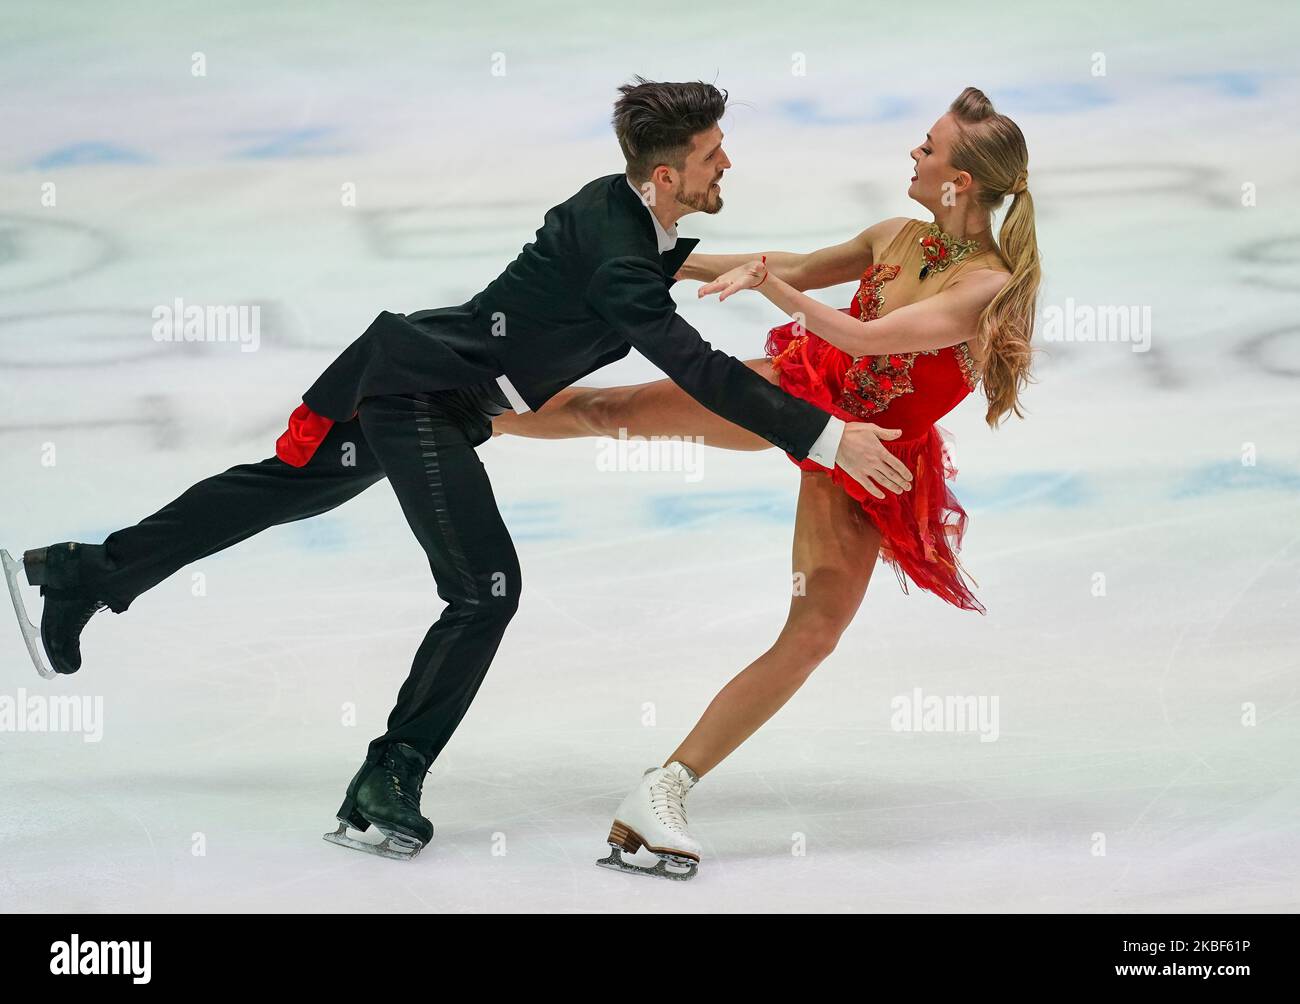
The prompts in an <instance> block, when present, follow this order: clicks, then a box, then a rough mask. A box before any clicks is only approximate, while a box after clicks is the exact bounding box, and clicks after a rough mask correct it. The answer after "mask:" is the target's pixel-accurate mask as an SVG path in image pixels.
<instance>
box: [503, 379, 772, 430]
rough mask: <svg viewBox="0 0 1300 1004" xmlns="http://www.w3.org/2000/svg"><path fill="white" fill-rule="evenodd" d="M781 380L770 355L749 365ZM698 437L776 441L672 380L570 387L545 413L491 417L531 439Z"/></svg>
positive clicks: (556, 397) (558, 395)
mask: <svg viewBox="0 0 1300 1004" xmlns="http://www.w3.org/2000/svg"><path fill="white" fill-rule="evenodd" d="M745 365H746V366H748V367H749V368H750V369H752V370H754V371H755V372H757V373H758V374H760V375H761V376H762V377H764V378H765V379H767V380H770V381H771V382H772V383H776V375H775V374H774V373H773V372H772V364H771V363H769V362H768V361H767V360H766V359H751V360H749V361H747V362H746V363H745ZM620 429H623V430H626V431H625V433H624V435H626V436H645V437H650V436H693V437H699V438H700V439H701V440H702V441H703V444H704V445H705V446H716V447H718V448H719V449H723V450H765V449H768V448H769V447H770V446H771V445H772V444H771V443H769V442H768V441H767V440H766V439H763V438H762V437H761V436H757V435H755V434H754V433H752V432H750V431H749V430H748V429H742V428H741V427H740V426H738V425H733V424H732V423H731V422H728V421H727V420H726V419H725V418H723V417H722V416H721V415H715V414H714V413H713V412H711V411H709V409H708V408H706V407H704V405H702V404H700V403H699V402H698V401H696V400H695V399H694V398H693V397H691V396H690V395H689V394H687V393H686V391H684V390H682V389H681V388H680V387H678V386H677V385H676V384H675V383H673V382H672V381H671V380H655V381H654V382H652V383H641V384H633V385H631V386H625V387H568V388H565V389H564V390H562V391H560V393H558V394H556V395H555V397H553V398H551V399H550V400H549V401H547V402H546V404H545V405H544V406H543V407H542V408H541V410H540V411H535V412H529V413H528V414H526V415H516V414H515V413H514V412H506V413H505V414H504V415H498V416H497V417H496V418H494V419H493V420H492V434H493V435H494V436H499V435H507V436H525V437H528V438H531V439H581V438H583V437H585V436H608V437H610V438H613V439H617V438H618V434H619V430H620Z"/></svg>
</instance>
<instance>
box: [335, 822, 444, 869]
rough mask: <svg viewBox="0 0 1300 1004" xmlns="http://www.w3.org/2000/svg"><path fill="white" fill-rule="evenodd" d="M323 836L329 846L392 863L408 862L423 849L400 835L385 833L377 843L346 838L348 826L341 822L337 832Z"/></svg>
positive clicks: (417, 842) (418, 844) (420, 845)
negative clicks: (348, 849) (333, 845)
mask: <svg viewBox="0 0 1300 1004" xmlns="http://www.w3.org/2000/svg"><path fill="white" fill-rule="evenodd" d="M323 836H324V837H325V839H326V840H327V841H328V842H329V843H331V844H338V845H339V846H340V847H351V848H352V849H353V850H357V851H364V852H365V853H366V854H374V855H377V856H378V857H381V858H389V859H390V860H392V861H410V860H411V858H413V857H415V856H416V855H417V854H419V853H420V850H421V849H422V848H423V847H424V845H423V844H422V843H420V842H419V841H418V840H412V839H411V838H410V837H406V836H403V835H402V834H400V833H386V834H385V835H384V839H383V840H381V841H380V842H379V843H370V842H369V841H366V840H358V839H357V838H356V837H350V836H348V825H347V823H344V822H342V821H340V822H339V828H338V829H337V830H335V831H334V832H333V833H326V834H324V835H323Z"/></svg>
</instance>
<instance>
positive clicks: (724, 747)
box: [665, 471, 880, 776]
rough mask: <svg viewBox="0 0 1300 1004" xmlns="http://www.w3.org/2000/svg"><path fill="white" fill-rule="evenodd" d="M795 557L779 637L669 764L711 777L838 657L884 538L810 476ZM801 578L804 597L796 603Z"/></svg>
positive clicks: (803, 491)
mask: <svg viewBox="0 0 1300 1004" xmlns="http://www.w3.org/2000/svg"><path fill="white" fill-rule="evenodd" d="M793 550H794V554H793V561H794V572H795V588H794V595H793V596H792V597H791V599H790V613H789V616H788V617H787V619H786V622H785V627H784V628H782V630H781V634H780V636H779V637H778V638H777V639H776V642H775V643H774V644H773V645H772V647H771V648H770V649H768V650H767V651H766V652H764V653H763V654H762V655H761V656H759V657H758V658H757V659H755V660H754V661H753V662H752V663H750V664H749V666H747V667H746V668H745V669H744V670H743V671H741V673H740V674H739V675H737V676H736V677H734V678H733V679H732V680H731V682H730V683H728V684H727V685H726V686H725V687H723V688H722V690H721V691H720V692H719V693H718V696H717V697H715V698H714V699H713V702H712V703H711V704H710V705H709V706H708V708H707V709H706V710H705V712H704V715H703V717H701V718H700V720H699V723H698V724H697V725H696V726H695V728H694V729H692V730H691V733H690V735H688V736H687V737H686V739H685V740H684V741H683V742H682V744H681V745H680V746H678V747H677V749H676V750H675V751H674V752H673V755H672V756H670V757H669V758H668V760H667V761H665V763H671V762H672V761H674V760H676V761H678V762H679V763H683V764H685V765H686V766H687V767H690V768H691V770H693V771H695V773H696V774H699V775H700V776H703V775H704V774H707V773H708V772H709V771H711V770H712V769H713V768H714V767H716V766H717V765H718V764H719V763H721V762H722V760H723V759H725V758H726V757H727V756H728V755H729V754H730V753H731V752H732V751H733V750H735V749H736V747H738V746H739V745H740V744H741V743H743V742H744V741H745V740H746V739H748V738H749V737H750V736H751V735H753V734H754V732H756V731H757V730H758V727H759V726H760V725H762V724H763V723H764V722H765V721H767V720H768V719H769V718H771V717H772V715H774V714H776V712H777V711H778V710H780V708H781V706H782V705H784V704H785V702H786V701H788V700H789V699H790V698H791V697H793V696H794V693H795V691H797V690H798V689H799V688H800V686H802V685H803V682H804V681H805V680H806V679H808V677H809V675H810V674H811V673H812V671H813V670H814V669H816V668H817V666H818V665H819V664H820V663H821V662H822V660H823V659H825V658H826V657H827V656H828V655H830V654H831V652H833V651H834V650H835V645H836V643H837V642H838V641H839V638H840V634H841V633H843V631H844V629H845V628H846V627H848V625H849V622H850V621H851V620H853V616H854V614H856V613H857V611H858V607H859V606H860V605H861V604H862V597H863V596H864V595H865V594H866V591H867V583H868V582H870V581H871V571H872V569H873V568H874V567H875V564H876V556H877V554H878V553H879V550H880V532H879V531H878V530H877V529H876V528H875V527H874V526H873V525H872V524H871V522H870V520H868V519H867V518H866V516H865V515H864V514H863V512H862V508H861V507H860V506H859V505H858V503H857V502H855V501H853V499H851V498H849V496H848V495H846V494H845V492H844V491H843V489H841V488H838V487H837V486H836V485H835V484H834V483H833V482H832V481H831V479H830V478H828V477H826V476H825V475H824V474H817V473H814V472H809V471H805V472H804V473H803V480H802V482H801V484H800V486H799V507H798V510H797V513H796V516H795V529H794V549H793ZM800 573H803V577H802V578H803V581H802V585H803V589H804V595H799V574H800Z"/></svg>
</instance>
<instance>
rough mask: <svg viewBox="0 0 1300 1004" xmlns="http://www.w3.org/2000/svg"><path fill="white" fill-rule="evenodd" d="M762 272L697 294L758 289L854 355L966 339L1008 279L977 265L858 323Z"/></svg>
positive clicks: (743, 273) (731, 276) (753, 267)
mask: <svg viewBox="0 0 1300 1004" xmlns="http://www.w3.org/2000/svg"><path fill="white" fill-rule="evenodd" d="M763 276H764V272H763V264H762V262H751V263H749V264H748V265H745V266H742V267H741V268H738V269H733V270H732V271H731V272H730V273H728V274H727V275H724V276H721V277H720V278H718V279H717V280H715V281H714V282H711V283H708V284H707V285H704V286H701V287H700V290H699V295H700V296H707V295H708V294H710V293H718V294H720V295H719V297H718V299H719V300H725V299H726V298H727V297H728V296H730V295H731V294H732V293H735V292H738V291H740V290H742V289H755V288H757V290H758V291H759V292H760V293H762V294H763V295H764V296H766V297H767V298H768V299H769V300H771V301H772V302H773V303H774V304H776V306H777V307H779V308H780V309H781V310H783V311H785V313H787V314H789V315H790V316H791V317H793V318H795V319H796V320H798V321H800V323H802V324H803V326H804V327H805V328H807V329H808V330H809V331H815V332H816V333H817V334H818V336H820V337H821V338H823V339H825V340H826V341H828V342H830V343H831V344H832V345H834V346H835V347H836V348H838V349H840V350H842V351H844V352H847V353H849V355H851V356H854V357H857V356H876V355H883V354H885V353H887V352H922V351H925V350H927V349H941V348H944V347H946V346H949V345H956V344H957V343H958V342H965V341H969V340H970V339H971V338H973V337H974V336H975V334H976V332H977V331H978V330H979V319H980V315H981V314H982V313H983V312H984V308H985V307H987V306H988V305H989V303H991V302H992V300H993V297H995V296H997V294H998V291H999V290H1001V289H1002V287H1003V286H1005V285H1006V283H1007V280H1008V279H1010V276H1009V275H1007V273H1005V272H995V271H993V270H992V269H978V270H976V271H974V272H970V273H969V274H967V275H964V276H962V277H961V278H960V279H959V280H958V281H957V282H954V283H953V284H952V285H951V286H950V287H949V288H948V289H945V290H944V291H943V292H942V293H939V294H938V295H937V296H932V297H929V298H928V299H925V300H921V301H920V302H918V303H909V304H907V305H906V306H902V307H899V308H898V309H896V310H891V311H890V312H889V313H888V314H886V315H885V316H884V317H881V318H877V319H876V320H874V321H866V322H863V321H859V320H857V319H856V318H854V317H851V316H849V315H848V314H846V313H844V312H843V311H840V310H836V309H835V308H834V307H828V306H827V305H826V304H824V303H822V302H820V301H819V300H814V299H813V298H812V297H811V296H806V295H805V294H803V293H801V292H800V291H799V290H797V289H795V288H793V287H792V286H791V285H790V284H789V283H787V282H785V281H784V280H783V279H781V278H779V277H778V276H776V275H774V274H772V273H770V272H768V273H766V278H763Z"/></svg>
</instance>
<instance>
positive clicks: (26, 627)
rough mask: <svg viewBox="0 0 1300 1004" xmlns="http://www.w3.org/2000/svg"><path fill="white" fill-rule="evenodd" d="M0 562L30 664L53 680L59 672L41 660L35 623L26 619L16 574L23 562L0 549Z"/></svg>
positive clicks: (21, 567)
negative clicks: (30, 658) (29, 657)
mask: <svg viewBox="0 0 1300 1004" xmlns="http://www.w3.org/2000/svg"><path fill="white" fill-rule="evenodd" d="M0 564H3V565H4V571H5V582H7V583H8V584H9V598H10V599H11V600H13V601H14V614H15V615H16V616H17V618H18V629H19V630H20V631H22V633H23V641H25V642H26V643H27V654H28V655H30V656H31V657H32V665H34V666H35V667H36V672H38V673H40V674H41V677H42V678H43V679H46V680H53V679H54V678H55V677H56V676H58V675H59V674H58V673H56V672H54V670H52V669H49V668H48V667H47V666H46V665H45V663H44V662H43V661H42V660H41V635H40V632H39V631H38V630H37V629H36V625H35V624H33V623H32V622H31V620H29V619H28V617H27V605H26V604H25V603H23V594H22V586H21V585H20V583H19V582H18V576H19V574H20V573H21V572H22V571H23V563H22V562H21V561H14V559H13V556H12V555H10V553H9V552H8V551H0Z"/></svg>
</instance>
